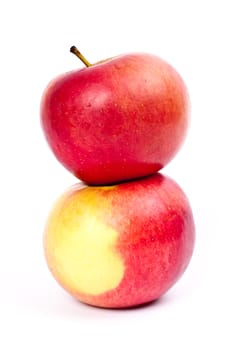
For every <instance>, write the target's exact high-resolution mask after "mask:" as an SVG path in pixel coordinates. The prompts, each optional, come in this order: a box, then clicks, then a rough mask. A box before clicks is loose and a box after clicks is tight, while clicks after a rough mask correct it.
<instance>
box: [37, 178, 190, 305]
mask: <svg viewBox="0 0 248 350" xmlns="http://www.w3.org/2000/svg"><path fill="white" fill-rule="evenodd" d="M194 239H195V227H194V219H193V215H192V211H191V208H190V205H189V202H188V200H187V197H186V196H185V194H184V192H183V191H182V190H181V189H180V187H179V186H178V185H177V184H176V182H175V181H173V180H172V179H170V178H169V177H165V176H163V175H161V174H155V175H152V176H149V177H146V178H143V179H140V180H136V181H131V182H126V183H121V184H118V185H113V186H102V187H98V186H94V187H93V186H92V187H87V186H85V185H84V184H82V183H79V184H76V185H74V186H72V187H71V188H70V189H69V190H67V191H66V192H65V193H64V194H63V195H62V196H61V197H60V198H59V199H58V200H57V202H56V203H55V205H54V207H53V209H52V210H51V213H50V216H49V218H48V221H47V224H46V228H45V234H44V251H45V256H46V261H47V264H48V267H49V269H50V271H51V272H52V274H53V276H54V277H55V279H56V280H57V281H58V282H59V284H60V285H61V286H62V287H63V288H64V289H65V290H67V291H68V292H69V293H70V294H71V295H73V296H74V297H75V298H77V299H78V300H80V301H82V302H84V303H87V304H90V305H94V306H98V307H106V308H125V307H131V306H135V305H140V304H144V303H147V302H149V301H152V300H155V299H157V298H159V297H160V296H161V295H163V294H164V293H165V292H166V291H167V290H168V289H169V288H170V287H171V286H172V285H173V284H174V283H175V282H176V281H177V280H178V279H179V277H180V276H181V275H182V274H183V272H184V270H185V269H186V267H187V265H188V263H189V261H190V259H191V256H192V253H193V247H194Z"/></svg>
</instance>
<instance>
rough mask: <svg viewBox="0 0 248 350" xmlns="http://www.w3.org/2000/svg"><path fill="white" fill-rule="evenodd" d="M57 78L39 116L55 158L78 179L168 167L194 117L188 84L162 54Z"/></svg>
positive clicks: (106, 180) (121, 59)
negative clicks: (192, 115) (191, 115)
mask: <svg viewBox="0 0 248 350" xmlns="http://www.w3.org/2000/svg"><path fill="white" fill-rule="evenodd" d="M71 51H72V52H73V53H75V54H76V55H77V56H78V57H79V58H80V59H81V60H83V61H84V63H85V65H86V67H83V68H81V69H78V70H75V71H71V72H67V73H65V74H63V75H61V76H59V77H57V78H56V79H54V80H53V81H52V82H51V83H50V84H49V85H48V87H47V88H46V90H45V92H44V94H43V97H42V101H41V123H42V127H43V130H44V133H45V136H46V139H47V141H48V143H49V145H50V147H51V149H52V151H53V152H54V154H55V156H56V157H57V159H58V160H59V161H60V162H61V163H62V164H63V165H64V166H65V167H66V168H67V169H68V170H69V171H71V172H72V173H73V174H74V175H75V176H76V177H78V178H79V179H80V180H82V181H84V182H86V183H88V184H92V185H98V184H101V185H103V184H112V183H117V182H121V181H126V180H130V179H135V178H139V177H142V176H146V175H150V174H153V173H155V172H157V171H158V170H160V169H162V168H163V167H164V166H165V165H166V164H167V163H168V162H169V161H170V160H171V159H172V158H173V157H174V156H175V154H176V153H177V151H178V150H179V148H180V147H181V145H182V143H183V141H184V138H185V135H186V132H187V127H188V122H189V98H188V93H187V88H186V86H185V84H184V82H183V80H182V78H181V77H180V75H179V74H178V73H177V71H176V70H175V69H174V68H173V67H172V66H171V65H169V64H168V63H167V62H165V61H164V60H162V59H161V58H159V57H157V56H154V55H151V54H146V53H130V54H125V55H120V56H117V57H114V58H110V59H107V60H104V61H101V62H98V63H96V64H92V65H91V64H90V63H89V62H88V61H87V60H86V59H85V58H84V57H83V56H82V55H81V54H80V53H79V51H78V50H77V49H76V48H75V47H72V48H71Z"/></svg>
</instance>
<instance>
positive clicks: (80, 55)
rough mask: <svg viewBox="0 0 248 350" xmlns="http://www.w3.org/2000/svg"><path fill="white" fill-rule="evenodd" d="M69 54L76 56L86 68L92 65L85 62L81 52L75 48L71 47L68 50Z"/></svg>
mask: <svg viewBox="0 0 248 350" xmlns="http://www.w3.org/2000/svg"><path fill="white" fill-rule="evenodd" d="M70 52H72V53H73V54H74V55H76V56H77V57H78V58H79V59H80V60H81V61H82V62H83V63H84V64H85V65H86V67H90V66H92V64H91V63H90V62H89V61H88V60H86V58H85V57H84V56H83V55H82V54H81V52H80V51H79V50H78V49H77V48H76V46H72V47H71V48H70Z"/></svg>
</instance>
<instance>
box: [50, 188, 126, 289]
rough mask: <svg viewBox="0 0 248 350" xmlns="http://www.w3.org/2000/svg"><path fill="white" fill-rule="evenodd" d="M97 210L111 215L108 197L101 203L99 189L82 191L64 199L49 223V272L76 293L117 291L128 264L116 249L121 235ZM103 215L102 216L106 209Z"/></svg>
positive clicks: (65, 196) (51, 215)
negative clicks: (103, 210) (125, 264)
mask: <svg viewBox="0 0 248 350" xmlns="http://www.w3.org/2000/svg"><path fill="white" fill-rule="evenodd" d="M111 187H112V186H111ZM113 187H114V186H113ZM113 187H112V189H113ZM102 189H103V188H102ZM108 190H110V188H108ZM97 207H101V208H103V207H104V208H105V214H106V213H108V212H109V211H111V207H110V203H109V202H107V200H106V199H105V198H104V197H102V200H101V201H99V190H98V189H97V188H95V190H93V188H91V189H89V188H87V187H85V188H84V189H83V190H82V188H81V191H76V193H75V192H74V194H73V195H72V194H71V193H68V192H67V193H66V194H65V195H64V196H62V197H61V198H60V200H59V201H58V202H57V203H56V204H55V206H54V208H53V210H52V211H51V213H50V217H49V219H48V221H47V226H46V229H45V236H44V246H45V253H46V258H47V262H48V265H49V268H50V269H51V271H52V273H53V274H54V276H55V278H56V279H57V280H58V282H60V283H61V284H62V285H64V286H65V287H67V288H68V289H69V290H71V291H74V292H75V293H84V294H91V295H99V294H101V293H104V292H107V291H109V290H112V289H114V288H116V287H117V286H118V285H119V283H120V282H121V280H122V278H123V275H124V262H123V261H122V259H121V257H120V255H118V251H117V250H116V249H115V246H116V242H117V237H118V232H116V231H115V230H114V229H113V228H111V227H110V226H108V225H106V224H105V223H104V220H102V219H101V218H100V216H98V214H97V210H96V208H97ZM99 212H101V215H102V209H101V211H99ZM99 215H100V214H99Z"/></svg>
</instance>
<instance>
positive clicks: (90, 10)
mask: <svg viewBox="0 0 248 350" xmlns="http://www.w3.org/2000/svg"><path fill="white" fill-rule="evenodd" d="M246 7H247V1H246V0H244V1H241V0H235V1H228V0H226V1H221V0H219V1H218V0H215V1H212V0H208V1H197V0H195V1H193V0H188V1H185V0H182V1H179V0H171V1H166V0H161V1H159V0H153V1H146V0H143V1H135V0H125V1H122V2H121V1H110V0H103V1H101V0H98V1H97V0H88V1H85V0H81V1H76V0H70V1H68V2H66V1H62V0H61V1H52V0H50V1H45V0H43V1H31V0H30V1H28V0H22V1H17V0H13V1H11V0H9V1H1V5H0V38H1V44H0V51H1V52H0V113H1V122H0V133H1V137H0V142H1V147H0V150H1V158H0V159H1V182H0V196H1V197H0V198H1V219H0V220H1V221H0V223H1V224H0V228H1V230H0V235H1V236H0V237H1V240H0V322H1V327H0V348H1V349H6V350H7V349H110V350H112V349H170V350H173V349H190V350H192V349H202V350H203V349H225V348H227V346H228V348H230V349H239V350H242V349H247V348H248V339H247V338H248V334H247V328H248V327H247V324H248V320H247V314H248V303H247V295H248V287H247V276H248V273H247V269H248V257H247V256H248V254H247V250H248V239H247V236H248V225H247V217H248V215H247V211H248V200H247V196H248V185H247V176H248V171H247V161H248V159H247V158H248V157H247V152H248V141H247V130H248V129H247V118H248V84H247V81H248V68H247V66H248V54H247V46H248V10H247V9H246ZM71 45H77V46H78V48H80V50H81V51H82V52H83V53H84V54H85V56H86V57H87V58H88V60H89V61H92V62H94V61H98V60H100V59H104V58H107V57H110V56H113V55H118V54H120V53H125V52H130V51H147V52H151V53H154V54H157V55H159V56H161V57H163V58H164V59H166V60H167V61H169V62H170V63H171V64H173V65H174V66H175V67H176V68H177V70H178V71H179V72H180V73H181V75H182V76H183V78H184V80H185V82H186V84H187V86H188V88H189V92H190V95H191V101H192V122H191V127H190V130H189V134H188V138H187V140H186V143H185V144H184V146H183V148H182V150H181V151H180V153H179V154H178V155H177V157H176V158H175V159H174V160H173V161H172V162H171V163H170V165H168V166H167V167H166V169H164V170H163V172H164V173H165V174H168V175H170V176H171V177H173V178H174V179H175V180H176V181H177V182H178V183H179V184H180V186H181V187H182V188H183V189H184V191H185V192H186V193H187V195H188V197H189V199H190V202H191V205H192V208H193V211H194V215H195V221H196V228H197V241H196V247H195V253H194V256H193V259H192V261H191V264H190V266H189V268H188V270H187V272H186V273H185V274H184V276H183V278H182V279H181V280H180V281H179V282H178V283H177V284H176V285H175V286H174V287H173V288H172V289H171V290H170V291H169V292H168V294H167V295H166V296H165V297H163V298H162V299H160V300H159V301H158V302H156V303H155V304H152V305H150V306H147V307H143V308H138V309H132V310H123V311H120V310H118V311H117V310H116V311H114V310H102V309H97V308H92V307H89V306H85V305H83V304H80V303H78V302H76V301H74V299H72V298H71V297H70V296H68V295H67V294H66V293H65V292H64V291H63V290H62V289H61V288H60V287H59V286H58V285H57V283H56V282H55V281H54V279H53V278H52V276H51V275H50V273H49V272H48V269H47V267H46V264H45V260H44V257H43V249H42V232H43V227H44V223H45V220H46V217H47V214H48V211H49V209H50V207H51V205H52V203H53V202H54V200H55V199H56V198H57V197H58V196H59V195H60V194H61V193H62V192H63V191H64V190H65V189H66V188H67V187H68V186H70V185H72V184H73V183H76V182H77V180H76V179H75V178H74V177H73V176H72V175H71V174H69V173H67V171H65V170H64V169H63V168H62V166H61V165H60V164H58V162H57V161H56V160H55V158H54V156H53V155H52V153H51V152H50V150H49V149H48V146H47V145H46V142H45V140H44V137H43V134H42V132H41V129H40V124H39V103H40V97H41V94H42V92H43V90H44V88H45V86H46V85H47V83H48V82H49V81H50V80H51V79H52V78H53V77H54V76H56V75H57V74H60V73H62V72H64V71H68V70H71V69H75V68H79V67H81V63H80V61H79V60H78V59H77V58H76V57H75V56H73V55H72V54H70V53H69V48H70V46H71Z"/></svg>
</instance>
